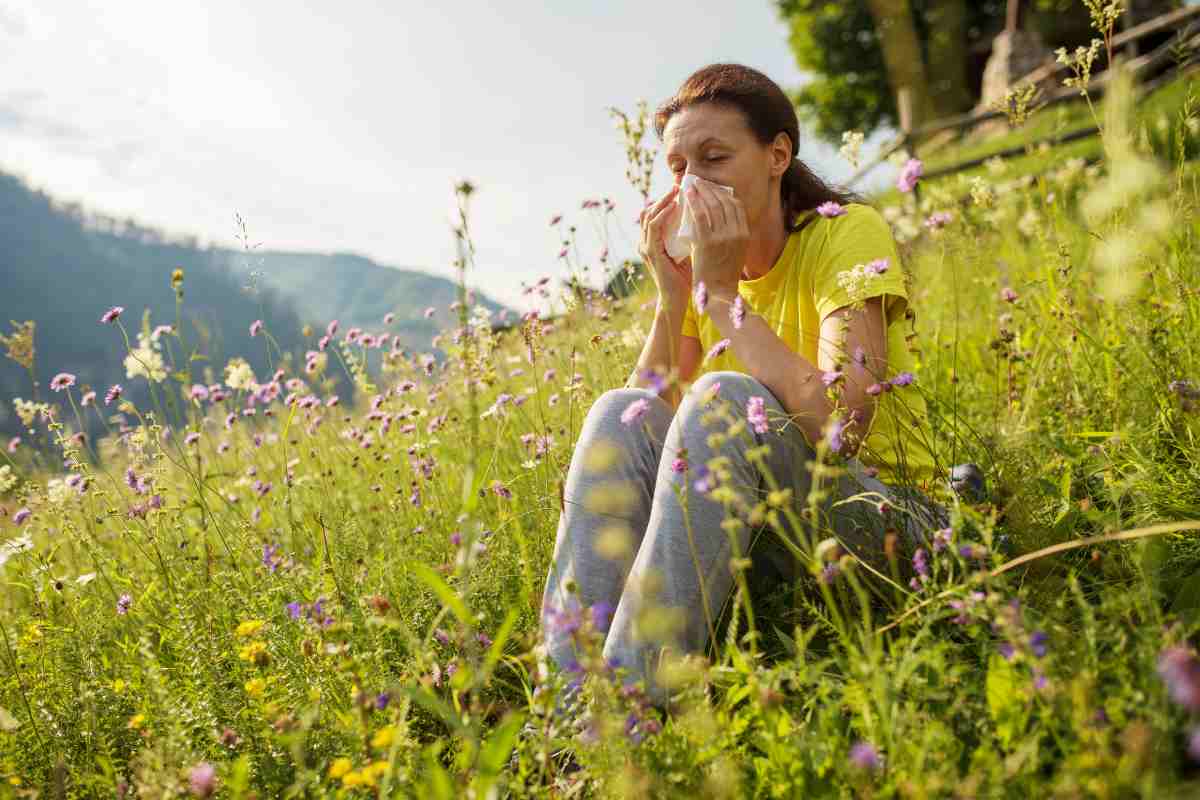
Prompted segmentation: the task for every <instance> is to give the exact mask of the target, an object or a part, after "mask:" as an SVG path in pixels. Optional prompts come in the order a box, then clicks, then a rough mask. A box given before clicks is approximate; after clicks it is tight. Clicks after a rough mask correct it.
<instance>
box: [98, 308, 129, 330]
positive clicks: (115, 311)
mask: <svg viewBox="0 0 1200 800" xmlns="http://www.w3.org/2000/svg"><path fill="white" fill-rule="evenodd" d="M124 311H125V308H124V306H113V307H112V308H110V309H109V310H108V311H105V312H104V314H102V315H101V316H100V321H101V322H103V323H105V324H106V325H111V324H112V323H114V322H116V321H117V317H119V316H121V314H122V313H124Z"/></svg>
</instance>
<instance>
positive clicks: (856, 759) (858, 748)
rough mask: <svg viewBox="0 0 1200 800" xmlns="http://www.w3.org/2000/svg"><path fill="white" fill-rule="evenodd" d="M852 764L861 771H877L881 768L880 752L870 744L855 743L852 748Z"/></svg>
mask: <svg viewBox="0 0 1200 800" xmlns="http://www.w3.org/2000/svg"><path fill="white" fill-rule="evenodd" d="M850 763H851V764H853V765H854V766H856V767H858V768H859V769H868V770H877V769H879V767H880V759H879V751H878V750H876V749H875V745H873V744H871V743H870V742H863V741H858V742H855V743H854V745H853V746H852V747H851V748H850Z"/></svg>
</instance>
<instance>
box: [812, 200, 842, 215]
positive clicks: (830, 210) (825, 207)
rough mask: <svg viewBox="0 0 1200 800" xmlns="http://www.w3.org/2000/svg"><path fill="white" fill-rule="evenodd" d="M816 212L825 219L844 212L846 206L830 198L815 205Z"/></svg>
mask: <svg viewBox="0 0 1200 800" xmlns="http://www.w3.org/2000/svg"><path fill="white" fill-rule="evenodd" d="M817 213H818V214H820V215H821V216H822V217H825V218H826V219H831V218H833V217H840V216H842V215H843V214H845V213H846V207H845V206H843V205H841V204H840V203H835V202H834V201H832V200H830V201H829V202H828V203H821V205H819V206H817Z"/></svg>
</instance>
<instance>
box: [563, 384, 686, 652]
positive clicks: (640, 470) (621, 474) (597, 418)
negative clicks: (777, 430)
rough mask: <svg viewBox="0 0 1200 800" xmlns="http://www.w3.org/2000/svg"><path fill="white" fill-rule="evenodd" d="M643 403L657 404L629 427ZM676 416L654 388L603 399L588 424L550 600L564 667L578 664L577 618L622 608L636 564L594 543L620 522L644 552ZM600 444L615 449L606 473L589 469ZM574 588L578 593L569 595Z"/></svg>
mask: <svg viewBox="0 0 1200 800" xmlns="http://www.w3.org/2000/svg"><path fill="white" fill-rule="evenodd" d="M643 399H644V400H645V401H646V402H648V403H649V406H648V407H647V409H646V412H645V414H644V415H643V416H642V417H641V418H640V419H638V420H636V421H635V422H633V424H630V425H626V424H625V423H623V422H622V421H621V414H622V412H624V411H625V409H626V408H628V407H629V405H630V404H631V403H633V402H634V401H637V400H643ZM671 416H672V409H671V406H670V405H669V404H668V403H666V401H664V400H663V399H662V398H660V397H658V396H657V395H655V394H654V393H653V392H651V391H649V390H646V389H613V390H611V391H608V392H605V393H604V394H602V395H600V397H598V398H597V399H596V402H595V403H593V404H592V407H591V409H590V410H589V411H588V415H587V418H586V419H585V420H584V423H583V427H582V429H581V430H580V433H579V440H578V442H577V443H576V445H575V450H574V452H573V453H572V455H571V465H570V467H569V469H568V470H567V479H566V482H565V485H564V486H563V510H562V513H561V514H560V516H559V519H558V532H557V534H556V537H555V542H554V557H553V560H552V562H551V565H550V571H549V575H548V576H547V578H546V589H545V592H544V594H543V596H542V625H543V629H544V630H545V632H546V643H547V648H548V651H549V655H550V657H551V658H552V659H553V660H554V661H555V662H556V663H557V664H558V665H559V666H560V667H563V668H568V667H571V666H573V665H574V664H575V663H576V662H575V654H574V644H573V642H572V639H571V636H570V633H571V631H570V621H569V620H570V616H571V615H572V614H578V613H579V611H580V610H581V607H587V606H594V605H597V604H600V603H606V604H608V605H607V607H608V608H609V609H612V608H615V607H616V605H617V601H618V599H619V598H620V596H621V587H622V586H623V585H624V583H625V576H626V574H627V572H628V559H626V560H625V563H622V562H621V561H620V560H614V559H611V558H605V557H603V556H601V555H599V554H597V553H596V552H595V550H594V547H593V546H594V544H595V540H596V537H597V535H598V534H599V535H603V532H604V531H605V529H606V528H609V527H611V526H613V525H614V524H615V525H618V526H620V527H622V528H625V529H627V531H628V534H627V535H628V537H629V541H630V544H631V552H636V551H637V548H638V545H639V544H640V543H641V538H642V534H643V532H644V531H645V529H646V521H647V520H648V519H649V517H650V503H651V498H652V495H651V492H652V488H653V486H654V476H655V473H656V472H657V470H658V462H659V458H660V456H661V454H662V442H663V438H664V436H665V435H666V431H667V427H668V425H669V424H670V422H671ZM600 446H611V447H612V448H614V456H615V458H614V462H613V463H612V464H611V465H610V466H607V467H606V468H605V469H604V470H589V468H588V457H589V455H593V456H594V455H595V453H596V450H597V448H598V447H600ZM615 492H621V493H622V494H623V495H625V497H624V498H622V499H624V500H626V501H627V502H620V503H615V504H613V503H607V502H604V501H603V495H604V494H605V493H608V494H610V495H613V494H615ZM598 498H599V501H598ZM572 586H573V587H574V589H575V592H574V593H572V592H571V591H569V590H568V589H569V587H572ZM556 620H557V622H556Z"/></svg>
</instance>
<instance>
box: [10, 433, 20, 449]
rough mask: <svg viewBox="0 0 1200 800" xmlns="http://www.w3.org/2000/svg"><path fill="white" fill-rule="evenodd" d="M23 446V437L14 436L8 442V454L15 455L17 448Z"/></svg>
mask: <svg viewBox="0 0 1200 800" xmlns="http://www.w3.org/2000/svg"><path fill="white" fill-rule="evenodd" d="M20 446H21V437H20V436H14V437H12V438H11V439H9V440H8V452H10V453H15V452H17V448H18V447H20Z"/></svg>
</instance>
